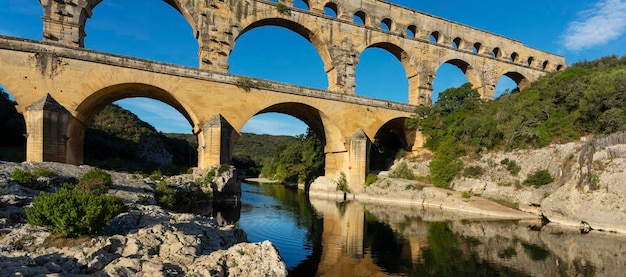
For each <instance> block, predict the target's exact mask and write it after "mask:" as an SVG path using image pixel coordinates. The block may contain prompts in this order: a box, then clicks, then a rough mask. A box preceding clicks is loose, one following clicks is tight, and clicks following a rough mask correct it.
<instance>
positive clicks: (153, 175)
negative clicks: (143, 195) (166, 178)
mask: <svg viewBox="0 0 626 277" xmlns="http://www.w3.org/2000/svg"><path fill="white" fill-rule="evenodd" d="M148 178H149V179H150V180H152V181H158V180H161V179H162V178H163V173H161V170H158V169H157V170H155V171H152V173H150V176H148Z"/></svg>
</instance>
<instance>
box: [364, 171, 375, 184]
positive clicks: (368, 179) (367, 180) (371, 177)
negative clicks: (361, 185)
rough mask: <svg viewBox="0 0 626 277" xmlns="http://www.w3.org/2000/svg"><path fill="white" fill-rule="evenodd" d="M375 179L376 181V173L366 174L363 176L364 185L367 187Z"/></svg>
mask: <svg viewBox="0 0 626 277" xmlns="http://www.w3.org/2000/svg"><path fill="white" fill-rule="evenodd" d="M376 181H378V176H377V175H376V174H374V173H370V174H367V176H366V177H365V186H366V187H367V186H369V185H371V184H373V183H374V182H376Z"/></svg>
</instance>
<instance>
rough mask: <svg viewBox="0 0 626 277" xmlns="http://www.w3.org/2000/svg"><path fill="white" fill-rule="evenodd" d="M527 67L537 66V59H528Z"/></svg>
mask: <svg viewBox="0 0 626 277" xmlns="http://www.w3.org/2000/svg"><path fill="white" fill-rule="evenodd" d="M526 66H528V67H534V66H535V57H532V56H530V57H528V59H527V60H526Z"/></svg>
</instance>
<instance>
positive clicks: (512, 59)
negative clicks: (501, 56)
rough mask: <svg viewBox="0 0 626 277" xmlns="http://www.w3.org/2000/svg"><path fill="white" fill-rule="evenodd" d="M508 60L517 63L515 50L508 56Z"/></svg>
mask: <svg viewBox="0 0 626 277" xmlns="http://www.w3.org/2000/svg"><path fill="white" fill-rule="evenodd" d="M509 62H512V63H518V62H519V54H517V52H513V53H512V54H511V56H510V57H509Z"/></svg>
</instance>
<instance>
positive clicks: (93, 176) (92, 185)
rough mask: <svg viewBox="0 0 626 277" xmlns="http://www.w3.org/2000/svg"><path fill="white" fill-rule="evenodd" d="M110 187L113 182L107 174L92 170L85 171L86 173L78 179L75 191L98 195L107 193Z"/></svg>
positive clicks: (102, 171) (99, 170) (95, 169)
mask: <svg viewBox="0 0 626 277" xmlns="http://www.w3.org/2000/svg"><path fill="white" fill-rule="evenodd" d="M112 185H113V181H112V179H111V175H110V174H109V173H107V172H106V171H104V170H102V169H99V168H94V169H91V170H89V171H87V173H85V175H83V177H81V178H80V179H79V181H78V185H77V186H76V190H79V191H81V192H84V193H91V194H96V195H99V194H105V193H107V191H109V189H110V188H111V186H112Z"/></svg>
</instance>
